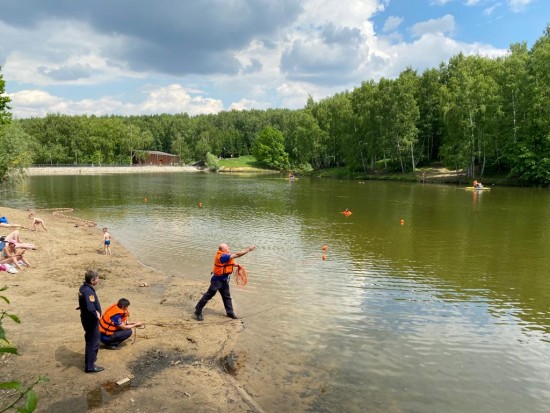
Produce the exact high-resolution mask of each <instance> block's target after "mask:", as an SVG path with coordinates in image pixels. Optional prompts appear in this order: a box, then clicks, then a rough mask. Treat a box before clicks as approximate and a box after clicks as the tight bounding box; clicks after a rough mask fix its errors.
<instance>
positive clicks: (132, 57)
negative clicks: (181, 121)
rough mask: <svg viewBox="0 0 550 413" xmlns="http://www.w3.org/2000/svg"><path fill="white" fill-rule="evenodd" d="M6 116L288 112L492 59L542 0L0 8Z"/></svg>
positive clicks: (232, 1)
mask: <svg viewBox="0 0 550 413" xmlns="http://www.w3.org/2000/svg"><path fill="white" fill-rule="evenodd" d="M0 10H2V12H1V13H0V38H1V39H2V44H0V66H1V73H2V74H3V76H4V80H5V81H6V93H7V94H8V95H9V96H10V98H11V99H12V104H11V106H12V113H13V114H14V116H15V117H17V118H24V117H30V116H45V115H46V114H47V113H64V114H71V115H73V114H74V115H76V114H88V115H105V114H121V115H139V114H156V113H184V112H185V113H189V114H190V115H197V114H201V113H217V112H219V111H222V110H231V109H236V110H242V109H267V108H290V109H296V108H301V107H303V106H304V105H305V104H306V101H307V98H308V96H312V97H313V98H314V99H315V100H320V99H323V98H325V97H327V96H332V95H334V94H335V93H338V92H341V91H343V90H346V89H347V90H352V89H353V88H355V87H357V86H359V85H360V84H361V82H362V81H365V80H369V79H374V80H378V79H380V78H381V77H386V78H393V77H395V76H397V75H398V74H399V72H401V71H402V70H404V69H405V68H406V67H407V66H412V67H413V68H415V69H417V70H418V71H419V72H422V71H423V70H424V69H426V68H431V67H437V66H438V65H439V63H441V62H446V61H447V60H448V59H449V58H450V57H451V56H454V55H456V54H458V53H459V52H462V53H464V54H466V55H470V54H480V55H483V56H488V57H497V56H503V55H504V54H505V53H506V51H507V49H508V47H509V45H510V44H511V43H517V42H527V44H528V46H529V47H530V46H531V45H532V44H533V43H534V42H535V41H536V40H537V39H538V38H539V37H541V36H542V34H543V33H544V31H545V29H546V25H547V24H548V23H550V1H549V0H345V1H342V0H185V1H181V0H155V2H152V1H149V2H146V1H142V0H117V1H107V0H94V1H89V0H71V1H66V0H48V1H43V0H21V1H13V0H0Z"/></svg>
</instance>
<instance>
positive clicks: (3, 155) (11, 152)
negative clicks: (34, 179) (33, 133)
mask: <svg viewBox="0 0 550 413" xmlns="http://www.w3.org/2000/svg"><path fill="white" fill-rule="evenodd" d="M30 140H31V138H30V136H29V135H27V134H26V133H25V131H24V130H23V129H22V128H21V126H20V124H19V122H18V121H11V122H10V123H8V124H5V125H2V126H0V148H2V150H1V151H0V179H4V178H6V177H7V176H8V175H11V174H23V173H24V171H25V168H27V167H29V166H30V165H31V163H32V152H31V149H30V145H29V142H30Z"/></svg>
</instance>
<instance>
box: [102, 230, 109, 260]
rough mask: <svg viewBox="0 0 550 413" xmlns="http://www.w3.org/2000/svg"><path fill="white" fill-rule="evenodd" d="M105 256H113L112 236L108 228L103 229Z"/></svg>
mask: <svg viewBox="0 0 550 413" xmlns="http://www.w3.org/2000/svg"><path fill="white" fill-rule="evenodd" d="M101 244H102V245H103V255H111V234H109V231H107V228H103V240H102V241H101Z"/></svg>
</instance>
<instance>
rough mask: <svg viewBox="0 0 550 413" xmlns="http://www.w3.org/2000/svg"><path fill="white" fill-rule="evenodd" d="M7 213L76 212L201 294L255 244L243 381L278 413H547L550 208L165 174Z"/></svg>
mask: <svg viewBox="0 0 550 413" xmlns="http://www.w3.org/2000/svg"><path fill="white" fill-rule="evenodd" d="M1 195H2V198H3V200H5V201H6V202H9V203H10V204H12V205H15V206H20V207H29V206H32V207H65V206H71V207H74V208H75V209H77V210H78V214H79V215H81V216H82V217H83V218H87V219H93V220H95V221H97V222H99V223H100V226H108V227H109V228H110V230H111V232H112V234H113V235H114V237H115V238H116V239H117V240H119V241H121V242H123V243H124V244H125V245H126V246H127V247H129V248H130V249H131V250H133V251H134V252H135V253H136V255H137V256H138V257H140V259H142V260H143V261H145V262H147V263H148V264H149V265H152V266H155V267H157V268H160V269H162V270H163V271H165V272H167V273H170V274H173V275H176V276H185V277H194V278H197V279H201V280H204V281H205V282H206V281H207V278H208V273H209V271H210V269H211V265H212V257H213V253H214V250H215V248H216V246H217V244H218V243H219V242H221V241H227V242H228V243H229V244H230V245H231V246H232V247H233V248H235V249H238V248H240V247H242V246H245V245H250V244H256V245H257V247H258V249H257V250H256V251H255V252H254V254H249V255H247V256H246V257H243V264H245V265H246V266H247V269H248V272H249V284H248V286H247V287H246V288H245V289H243V290H239V289H236V288H233V291H234V296H235V303H236V306H237V310H238V311H239V313H240V314H241V315H245V316H247V317H246V318H245V320H246V324H247V329H246V330H245V332H244V333H243V334H242V339H241V342H240V346H241V347H242V348H243V350H246V351H247V352H248V354H249V361H248V363H247V368H245V369H244V370H243V371H242V372H240V373H239V375H240V377H239V380H243V381H244V382H246V383H247V386H248V387H249V388H250V389H252V393H254V394H257V395H258V397H259V401H260V404H262V405H263V406H264V407H265V408H266V409H268V410H280V411H301V410H307V409H309V410H312V411H348V412H355V411H357V412H359V411H384V412H387V411H422V412H439V411H451V412H455V411H456V412H463V411H468V410H471V411H502V412H516V411H530V412H539V411H540V412H542V411H546V410H547V403H548V400H550V397H549V396H550V384H549V383H548V380H547V378H548V375H549V374H550V358H549V357H550V356H549V354H550V353H549V352H548V349H549V347H548V346H549V344H548V341H549V326H550V315H549V310H548V305H547V303H548V299H549V298H550V280H549V279H548V276H547V275H548V274H549V273H550V259H549V258H548V255H547V251H548V248H549V247H550V208H548V206H549V204H550V194H549V193H548V192H547V191H541V190H531V189H518V188H495V189H493V190H492V191H491V192H490V193H484V194H477V193H476V192H474V193H471V192H467V191H464V190H462V189H461V188H458V187H453V186H438V185H411V184H401V183H386V182H365V183H361V184H360V183H358V182H353V181H343V182H341V181H336V180H331V181H325V180H320V179H300V180H299V181H295V182H292V183H291V184H289V182H288V181H287V180H285V179H279V178H273V177H265V176H263V177H240V176H215V175H199V174H172V175H170V174H168V175H151V176H148V175H141V176H125V175H116V176H92V177H85V176H78V177H33V178H31V179H28V180H27V181H26V182H25V183H24V184H23V185H22V186H21V187H20V188H18V189H17V190H4V191H3V192H2V193H1ZM146 198H147V202H145V199H146ZM199 202H201V203H202V207H199V206H198V203H199ZM345 208H349V209H350V210H352V211H353V215H352V216H351V217H348V218H346V217H344V216H342V214H340V211H342V210H344V209H345ZM401 220H404V225H401V224H400V221H401ZM159 240H160V241H161V242H162V245H163V249H162V254H159V250H158V249H155V252H154V254H152V252H151V249H150V245H151V243H152V242H158V241H159ZM323 245H328V250H327V251H323V250H322V246H323ZM323 254H326V260H323V259H322V255H323ZM282 388H287V389H288V390H287V391H286V392H281V389H282Z"/></svg>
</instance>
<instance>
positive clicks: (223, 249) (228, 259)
mask: <svg viewBox="0 0 550 413" xmlns="http://www.w3.org/2000/svg"><path fill="white" fill-rule="evenodd" d="M255 249H256V247H255V246H254V245H251V246H250V247H247V248H245V249H244V250H241V251H239V252H235V253H232V252H231V251H230V250H229V246H228V245H227V244H220V245H219V246H218V252H217V253H216V257H215V258H214V269H213V270H212V278H211V279H210V287H209V288H208V291H207V292H206V293H204V294H203V296H202V298H201V299H200V300H199V302H198V303H197V305H196V306H195V313H194V314H195V318H196V319H197V320H199V321H203V320H204V317H203V316H202V309H203V308H204V306H205V305H206V303H208V301H210V299H211V298H212V297H214V295H216V292H218V291H219V292H220V295H221V296H222V300H223V306H224V307H225V312H226V314H227V317H229V318H232V319H234V320H237V319H238V318H239V317H237V315H236V314H235V311H233V303H232V301H231V291H230V290H229V278H230V276H231V274H232V273H233V269H234V267H239V265H238V264H236V263H235V262H234V261H233V260H234V259H235V258H238V257H242V256H243V255H245V254H248V253H249V252H250V251H254V250H255Z"/></svg>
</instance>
